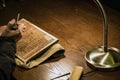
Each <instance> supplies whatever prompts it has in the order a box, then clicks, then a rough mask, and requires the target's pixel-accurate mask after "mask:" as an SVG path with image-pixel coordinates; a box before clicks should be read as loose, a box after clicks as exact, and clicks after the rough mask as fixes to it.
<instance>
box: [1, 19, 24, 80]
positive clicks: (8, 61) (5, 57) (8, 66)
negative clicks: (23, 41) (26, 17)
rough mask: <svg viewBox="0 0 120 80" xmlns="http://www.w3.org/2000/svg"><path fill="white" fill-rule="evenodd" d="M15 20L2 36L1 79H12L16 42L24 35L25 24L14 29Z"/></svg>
mask: <svg viewBox="0 0 120 80" xmlns="http://www.w3.org/2000/svg"><path fill="white" fill-rule="evenodd" d="M14 23H15V20H11V21H10V22H9V23H8V24H7V25H6V26H3V28H4V29H3V31H2V34H1V36H0V80H10V78H11V76H12V73H13V71H14V68H15V60H14V59H15V53H16V42H17V41H18V40H19V39H20V38H21V37H22V35H23V31H24V25H23V24H19V26H18V29H16V30H12V29H11V26H12V25H14Z"/></svg>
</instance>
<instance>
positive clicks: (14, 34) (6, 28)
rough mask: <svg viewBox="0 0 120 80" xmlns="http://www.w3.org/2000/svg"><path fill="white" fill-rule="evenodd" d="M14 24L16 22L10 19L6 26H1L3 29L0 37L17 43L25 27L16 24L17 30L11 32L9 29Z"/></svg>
mask: <svg viewBox="0 0 120 80" xmlns="http://www.w3.org/2000/svg"><path fill="white" fill-rule="evenodd" d="M15 22H16V21H15V19H12V20H11V21H9V22H8V24H7V25H5V26H3V27H4V29H3V31H2V34H1V36H3V37H8V38H11V39H13V40H14V41H16V42H17V41H18V40H19V39H21V37H22V35H23V32H24V30H25V28H26V27H25V26H24V24H19V23H18V29H16V30H13V29H11V27H12V26H13V25H14V24H15Z"/></svg>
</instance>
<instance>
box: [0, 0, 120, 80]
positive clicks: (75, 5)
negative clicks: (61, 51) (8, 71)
mask: <svg viewBox="0 0 120 80" xmlns="http://www.w3.org/2000/svg"><path fill="white" fill-rule="evenodd" d="M6 5H7V7H6V8H5V9H3V10H1V11H0V24H1V25H3V24H6V23H7V21H9V20H10V19H12V18H15V17H16V16H17V13H18V12H20V13H21V18H25V19H27V20H29V21H31V22H32V23H34V24H35V25H37V26H40V27H41V28H42V29H44V30H46V31H48V32H49V33H51V34H52V35H54V36H56V37H57V38H58V39H59V42H60V44H61V45H62V46H63V47H64V48H65V50H66V51H65V57H64V58H61V59H54V60H48V61H45V62H44V63H42V64H41V65H39V66H38V67H35V68H33V69H30V70H24V69H21V68H19V67H16V68H15V71H14V76H15V78H16V79H17V80H50V79H52V78H55V77H57V76H60V75H63V74H66V73H69V72H70V73H71V72H72V70H73V68H74V67H75V66H77V65H78V66H82V67H83V68H84V72H83V74H85V73H87V72H89V71H92V69H90V68H89V67H88V66H87V64H86V61H85V58H84V57H85V54H86V52H87V51H88V50H90V49H91V48H94V47H97V46H101V45H103V23H102V17H101V14H100V12H99V10H98V8H97V7H96V5H95V4H94V3H93V2H92V0H24V1H21V2H19V1H17V0H8V1H7V4H6ZM104 7H105V10H106V13H107V17H108V25H109V32H108V33H109V38H108V43H109V46H113V47H116V48H118V49H120V12H119V11H117V10H115V9H112V8H110V7H109V6H107V5H105V4H104ZM119 73H120V70H118V71H114V72H99V71H95V72H92V73H89V74H86V75H83V77H82V79H83V80H120V77H119ZM68 78H69V75H66V76H63V77H61V78H59V79H56V80H67V79H68Z"/></svg>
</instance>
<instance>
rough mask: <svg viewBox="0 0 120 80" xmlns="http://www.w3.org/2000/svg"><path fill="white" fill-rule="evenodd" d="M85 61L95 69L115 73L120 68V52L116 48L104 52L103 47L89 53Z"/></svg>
mask: <svg viewBox="0 0 120 80" xmlns="http://www.w3.org/2000/svg"><path fill="white" fill-rule="evenodd" d="M85 59H86V61H87V63H88V66H90V67H91V68H93V69H97V70H100V71H113V70H117V69H119V68H120V51H119V50H118V49H116V48H114V47H111V48H108V51H107V52H104V49H103V47H97V48H94V49H92V50H90V51H88V52H87V53H86V55H85Z"/></svg>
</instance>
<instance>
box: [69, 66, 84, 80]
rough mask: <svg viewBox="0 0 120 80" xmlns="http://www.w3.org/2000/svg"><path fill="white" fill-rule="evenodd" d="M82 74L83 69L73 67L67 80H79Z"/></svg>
mask: <svg viewBox="0 0 120 80" xmlns="http://www.w3.org/2000/svg"><path fill="white" fill-rule="evenodd" d="M82 72H83V67H80V66H75V68H74V70H73V72H72V74H71V76H70V78H69V80H79V79H80V77H81V75H82Z"/></svg>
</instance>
